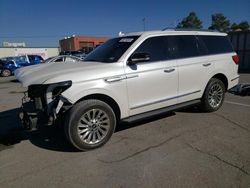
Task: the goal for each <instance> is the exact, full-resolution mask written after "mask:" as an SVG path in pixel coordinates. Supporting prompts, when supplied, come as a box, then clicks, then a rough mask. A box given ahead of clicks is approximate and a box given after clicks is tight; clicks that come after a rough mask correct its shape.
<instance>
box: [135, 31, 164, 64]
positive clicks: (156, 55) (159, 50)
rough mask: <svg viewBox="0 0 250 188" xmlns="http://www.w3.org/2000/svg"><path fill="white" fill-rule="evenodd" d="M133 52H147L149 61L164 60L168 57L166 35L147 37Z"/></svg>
mask: <svg viewBox="0 0 250 188" xmlns="http://www.w3.org/2000/svg"><path fill="white" fill-rule="evenodd" d="M134 53H148V54H149V55H150V62H152V61H162V60H166V59H168V58H167V56H168V55H167V44H166V37H164V36H162V37H152V38H148V39H146V40H145V41H144V42H143V43H142V44H141V45H140V46H139V47H138V48H137V49H136V50H135V52H134Z"/></svg>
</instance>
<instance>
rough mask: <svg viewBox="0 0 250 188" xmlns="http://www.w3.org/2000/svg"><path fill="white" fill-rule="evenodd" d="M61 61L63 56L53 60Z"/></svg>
mask: <svg viewBox="0 0 250 188" xmlns="http://www.w3.org/2000/svg"><path fill="white" fill-rule="evenodd" d="M61 61H63V57H59V58H57V59H56V60H55V61H54V62H61Z"/></svg>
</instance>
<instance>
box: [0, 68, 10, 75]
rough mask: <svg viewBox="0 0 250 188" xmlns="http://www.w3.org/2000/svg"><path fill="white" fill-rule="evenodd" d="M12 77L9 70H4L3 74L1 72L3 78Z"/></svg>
mask: <svg viewBox="0 0 250 188" xmlns="http://www.w3.org/2000/svg"><path fill="white" fill-rule="evenodd" d="M10 75H11V71H10V70H8V69H4V70H2V72H1V76H3V77H8V76H10Z"/></svg>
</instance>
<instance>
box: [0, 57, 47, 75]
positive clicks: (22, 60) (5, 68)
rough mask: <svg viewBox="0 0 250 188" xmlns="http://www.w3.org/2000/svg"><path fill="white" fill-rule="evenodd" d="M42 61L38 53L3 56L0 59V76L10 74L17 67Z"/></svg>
mask: <svg viewBox="0 0 250 188" xmlns="http://www.w3.org/2000/svg"><path fill="white" fill-rule="evenodd" d="M42 61H43V58H42V57H41V56H39V55H24V56H14V57H4V58H2V59H1V76H4V77H7V76H10V75H12V74H13V72H14V71H15V70H16V69H18V68H21V67H26V66H30V65H36V64H40V63H41V62H42Z"/></svg>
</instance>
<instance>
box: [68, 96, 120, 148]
mask: <svg viewBox="0 0 250 188" xmlns="http://www.w3.org/2000/svg"><path fill="white" fill-rule="evenodd" d="M98 110H99V111H98ZM91 112H92V118H89V117H91ZM97 113H98V114H97ZM103 114H104V115H103ZM95 115H96V116H95ZM101 115H102V116H101ZM94 116H95V117H94ZM104 116H105V117H107V118H106V119H107V120H104V121H103V120H102V119H101V118H103V117H104ZM86 120H88V121H87V122H88V124H87V123H85V122H86ZM94 120H95V121H98V122H95V123H94V122H93V121H94ZM99 120H100V121H99ZM102 122H109V123H106V124H107V125H105V126H104V123H102ZM89 124H92V125H89ZM108 124H109V126H108ZM79 125H81V126H84V127H79ZM106 127H108V128H107V129H105V128H106ZM115 127H116V116H115V113H114V111H113V109H112V108H111V107H110V106H109V105H108V104H106V103H105V102H103V101H100V100H95V99H90V100H85V101H82V102H79V103H77V104H76V105H75V106H73V107H72V108H71V109H70V111H69V112H67V114H66V118H65V125H64V130H65V135H66V137H67V139H68V141H69V142H70V143H71V144H72V145H73V146H74V147H75V148H77V149H79V150H81V151H87V150H91V149H96V148H98V147H101V146H102V145H104V144H105V143H106V142H107V141H108V140H109V139H110V138H111V136H112V134H113V132H114V130H115ZM100 128H101V130H102V131H104V132H105V131H106V132H105V134H103V133H102V132H101V130H100ZM85 129H87V131H85V132H83V133H82V135H80V133H79V132H81V131H84V130H85ZM91 131H92V132H91ZM87 132H91V134H92V133H93V134H92V135H91V136H90V133H89V134H88V135H86V136H85V134H87ZM98 135H100V136H102V137H103V138H102V139H100V140H99V142H97V141H96V142H97V143H95V142H94V140H95V139H94V138H97V137H98ZM89 136H90V138H89V139H91V140H92V143H86V142H88V141H89V142H90V140H88V139H87V138H88V137H89ZM85 137H86V138H85Z"/></svg>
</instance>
